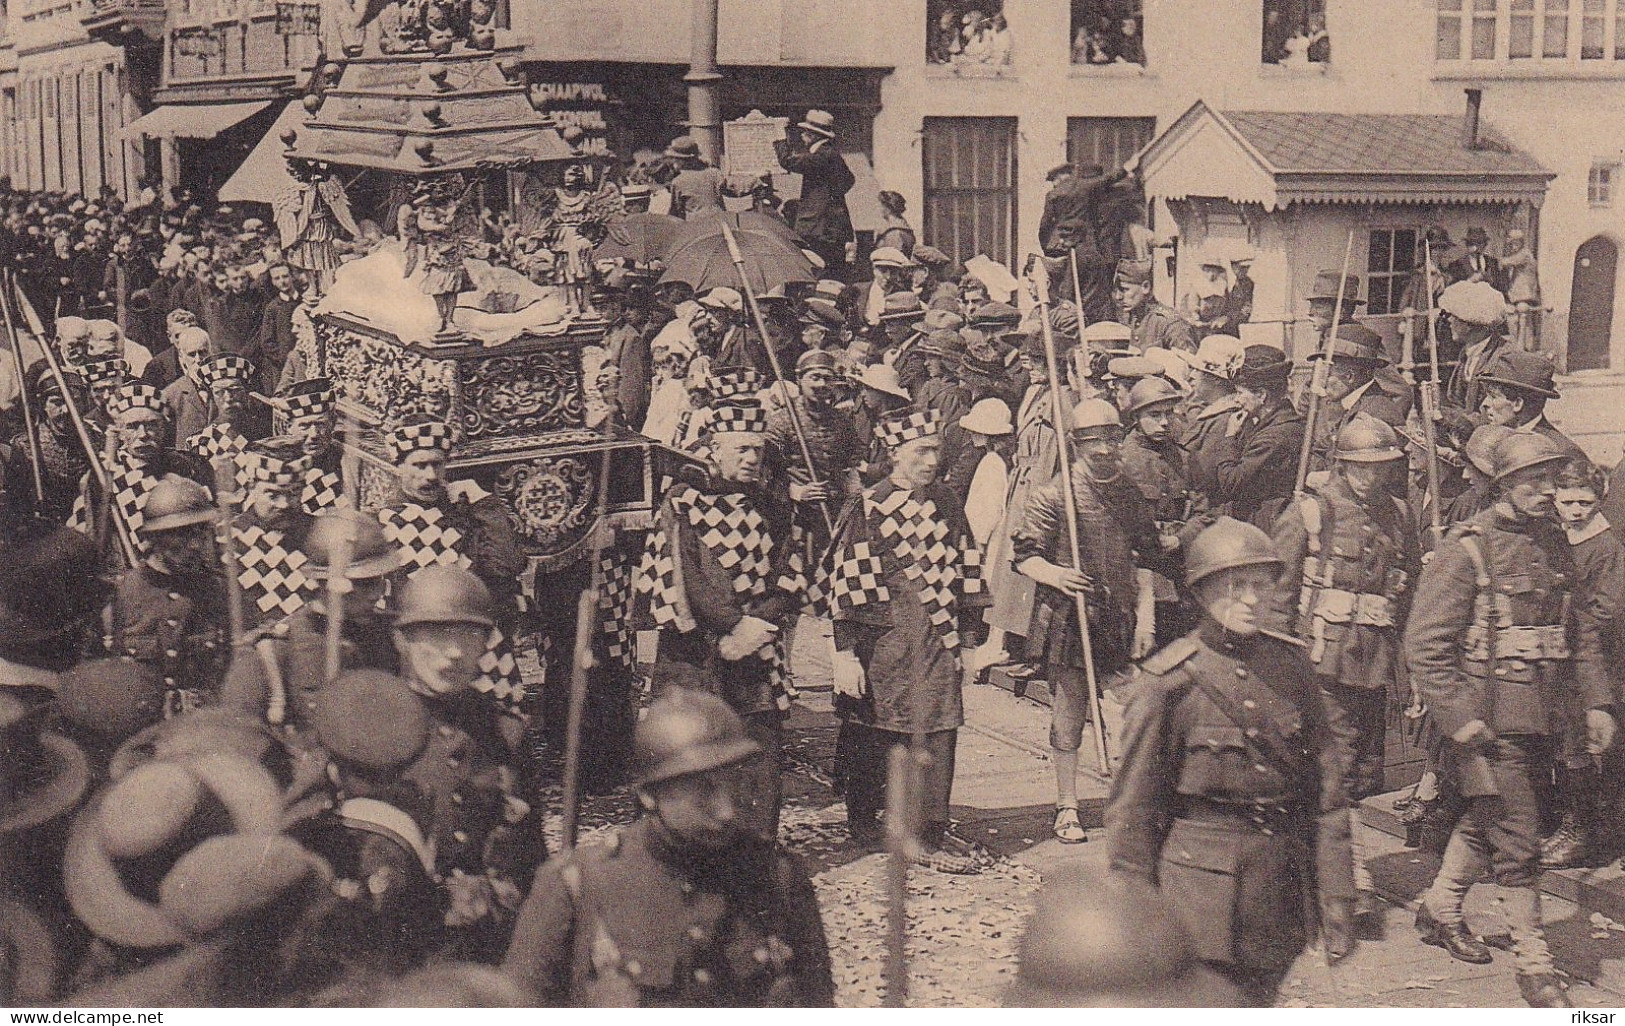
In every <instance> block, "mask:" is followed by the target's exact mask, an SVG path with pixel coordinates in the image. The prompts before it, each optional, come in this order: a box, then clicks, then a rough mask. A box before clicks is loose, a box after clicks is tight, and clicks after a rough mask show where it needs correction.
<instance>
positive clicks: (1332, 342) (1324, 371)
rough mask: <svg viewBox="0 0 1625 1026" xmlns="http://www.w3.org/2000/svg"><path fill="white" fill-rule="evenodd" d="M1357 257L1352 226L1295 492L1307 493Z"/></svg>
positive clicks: (1313, 386) (1313, 381) (1312, 383)
mask: <svg viewBox="0 0 1625 1026" xmlns="http://www.w3.org/2000/svg"><path fill="white" fill-rule="evenodd" d="M1352 259H1354V229H1353V228H1350V229H1349V241H1348V245H1347V246H1346V247H1345V248H1344V249H1343V273H1342V275H1341V276H1340V277H1339V278H1338V279H1337V305H1335V306H1334V307H1332V326H1331V327H1330V328H1329V329H1327V331H1326V341H1325V342H1324V343H1323V344H1322V348H1321V352H1320V359H1319V360H1318V361H1316V363H1315V369H1314V372H1313V373H1312V374H1311V375H1310V378H1309V414H1308V417H1307V418H1305V419H1306V421H1307V423H1305V425H1304V430H1303V446H1302V448H1300V449H1299V450H1298V476H1297V477H1296V478H1295V479H1294V481H1293V485H1292V494H1293V495H1295V496H1299V497H1301V496H1302V495H1303V488H1304V482H1306V481H1308V480H1309V456H1310V454H1311V453H1312V452H1313V451H1314V445H1315V422H1316V421H1318V420H1319V419H1320V407H1321V403H1322V402H1323V401H1324V400H1325V398H1326V380H1327V378H1329V377H1330V376H1331V373H1332V350H1333V349H1335V348H1336V346H1337V327H1338V325H1339V324H1341V323H1342V321H1343V295H1344V292H1345V291H1346V290H1347V288H1348V281H1349V261H1350V260H1352Z"/></svg>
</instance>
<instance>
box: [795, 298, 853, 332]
mask: <svg viewBox="0 0 1625 1026" xmlns="http://www.w3.org/2000/svg"><path fill="white" fill-rule="evenodd" d="M802 306H804V307H805V308H806V309H805V310H804V311H803V313H802V314H801V316H800V317H798V318H797V320H799V321H800V322H801V323H803V324H818V325H822V326H823V327H826V328H830V329H832V330H833V329H838V328H843V327H845V326H846V314H844V313H842V312H841V308H840V307H839V306H837V305H836V304H835V303H834V302H832V301H830V300H828V299H824V298H822V297H820V296H812V297H810V298H808V299H806V300H805V301H803V303H802Z"/></svg>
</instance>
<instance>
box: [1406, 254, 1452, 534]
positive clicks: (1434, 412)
mask: <svg viewBox="0 0 1625 1026" xmlns="http://www.w3.org/2000/svg"><path fill="white" fill-rule="evenodd" d="M1422 256H1423V264H1422V275H1423V282H1424V284H1425V285H1426V287H1427V294H1428V308H1427V319H1428V366H1429V368H1430V369H1431V370H1432V372H1433V373H1432V374H1431V375H1429V377H1428V380H1426V381H1424V382H1422V433H1423V437H1424V438H1425V439H1426V440H1427V446H1428V453H1427V462H1428V491H1430V492H1432V493H1433V502H1432V503H1430V504H1429V506H1428V530H1429V531H1431V532H1432V533H1433V546H1434V548H1438V546H1439V543H1440V542H1441V541H1443V540H1444V511H1443V510H1442V509H1441V508H1440V506H1441V505H1442V504H1443V502H1444V496H1442V495H1440V494H1439V438H1438V421H1439V418H1440V417H1441V416H1442V414H1441V412H1440V410H1439V325H1438V317H1439V311H1438V309H1437V308H1436V307H1435V306H1434V305H1433V244H1432V243H1431V242H1429V241H1428V240H1427V239H1425V238H1424V239H1423V240H1422ZM1411 377H1412V378H1413V379H1414V377H1415V367H1414V365H1413V366H1412V368H1411Z"/></svg>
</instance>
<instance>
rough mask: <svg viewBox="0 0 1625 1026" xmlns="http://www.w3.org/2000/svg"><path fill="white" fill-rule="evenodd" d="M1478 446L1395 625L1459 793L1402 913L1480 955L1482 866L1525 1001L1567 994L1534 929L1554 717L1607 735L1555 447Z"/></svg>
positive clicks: (1539, 440) (1595, 740)
mask: <svg viewBox="0 0 1625 1026" xmlns="http://www.w3.org/2000/svg"><path fill="white" fill-rule="evenodd" d="M1490 459H1491V465H1492V468H1493V471H1494V486H1493V493H1492V494H1493V499H1494V501H1493V504H1492V505H1491V506H1490V507H1489V508H1488V509H1486V510H1484V511H1483V512H1481V513H1479V514H1477V515H1476V516H1474V517H1473V518H1472V519H1470V520H1468V521H1467V522H1466V523H1464V524H1462V525H1459V526H1458V527H1456V528H1455V529H1453V530H1452V531H1451V532H1450V534H1449V536H1448V537H1446V539H1445V541H1444V542H1443V543H1442V544H1441V545H1440V546H1439V548H1438V549H1437V550H1436V551H1435V553H1434V558H1433V561H1432V562H1431V563H1429V564H1428V566H1427V567H1426V568H1425V569H1424V570H1423V572H1422V575H1421V580H1420V582H1419V583H1418V585H1417V591H1416V601H1415V604H1414V607H1413V610H1412V613H1411V618H1410V622H1409V623H1408V624H1407V625H1406V628H1405V655H1406V659H1407V662H1408V664H1409V668H1410V673H1411V679H1412V681H1413V682H1414V683H1415V685H1416V687H1417V689H1418V690H1419V691H1420V693H1421V696H1422V698H1423V700H1424V701H1425V702H1426V703H1427V706H1428V711H1429V714H1430V715H1431V717H1432V720H1433V723H1434V724H1435V725H1436V726H1437V728H1438V730H1439V733H1440V734H1441V735H1442V736H1443V737H1444V738H1445V739H1446V743H1445V752H1444V755H1443V759H1442V770H1443V772H1445V773H1448V774H1449V775H1450V778H1451V782H1452V783H1453V784H1454V785H1455V786H1456V788H1457V789H1458V791H1459V793H1460V794H1461V795H1462V796H1463V798H1464V799H1465V801H1466V806H1467V807H1466V813H1465V815H1464V816H1463V817H1462V819H1461V821H1460V822H1459V823H1457V825H1456V828H1455V831H1454V832H1453V833H1452V834H1451V837H1450V842H1449V844H1448V845H1447V846H1446V849H1445V853H1444V859H1443V861H1442V863H1441V865H1440V867H1439V874H1438V876H1437V877H1436V878H1435V879H1434V882H1433V886H1432V887H1431V888H1430V889H1429V890H1428V892H1427V894H1426V895H1425V896H1424V897H1423V899H1422V901H1421V902H1420V903H1419V904H1418V905H1417V910H1416V925H1417V929H1418V931H1419V932H1420V933H1421V934H1422V937H1423V940H1424V941H1425V942H1426V943H1429V944H1437V945H1439V946H1441V947H1444V948H1445V949H1446V950H1448V951H1450V953H1451V954H1452V955H1454V956H1455V957H1457V958H1462V959H1464V960H1466V961H1472V962H1487V961H1488V960H1489V953H1488V951H1486V950H1484V946H1483V944H1482V943H1481V942H1480V941H1478V940H1477V938H1475V937H1473V936H1472V935H1471V934H1470V933H1468V932H1467V928H1466V926H1465V924H1464V922H1463V919H1462V901H1463V899H1464V898H1465V897H1466V894H1467V890H1468V889H1469V888H1470V887H1471V886H1472V884H1473V882H1474V881H1475V880H1476V879H1477V878H1478V876H1479V875H1480V873H1482V872H1483V870H1484V869H1485V868H1488V869H1489V870H1490V871H1491V872H1492V873H1493V875H1494V878H1495V882H1496V884H1497V886H1498V888H1499V890H1500V897H1501V907H1502V910H1503V912H1504V914H1505V915H1506V919H1507V925H1508V927H1509V928H1510V930H1511V934H1512V946H1513V958H1514V965H1515V967H1516V970H1517V977H1518V989H1519V990H1520V991H1521V992H1522V993H1523V996H1524V1000H1525V1001H1527V1002H1528V1003H1529V1004H1530V1005H1531V1006H1534V1007H1558V1008H1561V1007H1566V1006H1567V1004H1568V997H1567V995H1566V994H1565V993H1564V989H1563V984H1562V982H1561V979H1560V978H1559V977H1558V975H1557V970H1556V969H1555V967H1554V966H1553V964H1552V956H1551V952H1550V950H1549V949H1548V948H1547V946H1546V936H1545V933H1544V931H1543V929H1542V927H1541V918H1540V806H1539V802H1538V801H1537V798H1536V795H1537V793H1538V791H1539V790H1540V788H1541V787H1542V786H1543V782H1544V780H1545V779H1547V778H1548V776H1549V774H1550V773H1551V770H1552V762H1553V758H1554V756H1555V755H1556V749H1557V741H1558V739H1559V738H1561V737H1562V736H1563V734H1564V733H1565V731H1567V730H1570V729H1576V730H1580V731H1583V732H1584V735H1585V737H1586V745H1585V747H1586V749H1587V751H1588V752H1589V753H1590V754H1591V755H1594V756H1600V755H1601V754H1602V753H1603V752H1605V751H1607V749H1608V748H1609V746H1610V745H1612V743H1613V738H1614V726H1615V721H1614V717H1613V715H1612V711H1613V708H1614V697H1613V682H1612V681H1611V680H1610V678H1609V674H1608V667H1607V661H1606V657H1605V655H1604V651H1605V650H1604V647H1603V642H1602V639H1601V638H1600V637H1599V628H1598V623H1597V621H1596V619H1595V618H1594V616H1593V614H1592V610H1591V609H1590V605H1591V597H1590V596H1589V595H1587V594H1586V593H1585V592H1584V590H1583V589H1582V588H1581V587H1580V586H1578V581H1577V575H1576V571H1575V566H1574V557H1573V556H1572V554H1571V553H1570V551H1569V543H1568V539H1567V538H1566V537H1565V536H1564V534H1563V530H1562V528H1561V527H1559V526H1558V524H1557V522H1556V520H1555V518H1554V504H1553V500H1554V497H1555V495H1556V493H1557V484H1556V481H1557V474H1558V470H1559V468H1560V467H1561V466H1562V465H1563V463H1564V462H1565V460H1566V459H1567V456H1566V454H1565V453H1564V452H1563V450H1562V449H1561V448H1560V447H1559V446H1558V445H1557V444H1556V443H1555V442H1553V441H1552V440H1551V439H1549V438H1546V437H1545V436H1544V435H1539V434H1526V433H1522V432H1515V433H1513V434H1510V435H1507V436H1506V437H1504V438H1502V439H1501V440H1500V441H1499V442H1497V443H1496V444H1495V447H1494V448H1493V449H1492V451H1491V454H1490ZM1571 717H1573V718H1574V719H1575V720H1577V721H1583V726H1581V725H1580V723H1579V722H1576V723H1574V724H1572V725H1571V724H1570V722H1569V720H1570V718H1571Z"/></svg>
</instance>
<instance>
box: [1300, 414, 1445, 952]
mask: <svg viewBox="0 0 1625 1026" xmlns="http://www.w3.org/2000/svg"><path fill="white" fill-rule="evenodd" d="M1330 455H1331V459H1332V472H1331V476H1330V478H1329V479H1328V480H1327V481H1326V482H1325V483H1324V484H1322V485H1320V486H1319V487H1318V488H1317V489H1315V490H1314V491H1312V492H1310V493H1308V494H1305V495H1304V496H1303V497H1301V498H1300V499H1298V500H1297V501H1296V502H1294V503H1293V504H1292V505H1290V506H1288V507H1287V508H1286V511H1285V512H1284V513H1283V514H1282V515H1281V519H1280V520H1279V521H1277V522H1276V525H1275V537H1274V542H1275V550H1276V552H1277V553H1279V554H1280V557H1281V560H1282V564H1283V568H1282V571H1281V578H1280V581H1279V584H1278V587H1277V590H1276V593H1275V599H1276V604H1277V608H1276V613H1277V614H1278V615H1279V617H1280V618H1281V619H1280V621H1279V622H1281V623H1285V624H1287V625H1288V628H1289V629H1290V630H1291V631H1292V632H1293V633H1295V634H1296V635H1297V637H1298V638H1299V640H1301V641H1303V643H1304V644H1305V645H1307V646H1308V650H1309V662H1310V663H1312V664H1313V665H1314V668H1315V679H1316V680H1317V681H1318V683H1319V685H1320V689H1321V691H1322V692H1323V693H1324V694H1325V696H1326V700H1327V701H1328V702H1329V703H1330V704H1332V705H1334V706H1336V707H1337V708H1338V710H1339V711H1340V712H1341V713H1342V716H1341V717H1340V718H1341V719H1342V720H1344V721H1345V722H1347V724H1348V725H1349V727H1350V728H1351V729H1352V731H1353V734H1352V737H1351V742H1352V744H1353V748H1354V765H1353V766H1352V767H1350V772H1349V778H1348V785H1349V792H1350V798H1351V800H1353V801H1359V800H1360V799H1362V798H1366V797H1369V796H1370V795H1374V794H1378V793H1380V792H1381V791H1382V790H1383V786H1382V773H1383V737H1384V734H1385V732H1386V730H1387V722H1388V720H1387V713H1388V708H1389V703H1390V701H1391V700H1392V699H1394V698H1397V697H1398V696H1400V695H1403V694H1404V693H1405V688H1406V677H1405V671H1404V657H1403V653H1402V652H1401V651H1400V641H1401V632H1402V631H1403V628H1404V624H1405V618H1406V616H1407V615H1408V613H1409V611H1410V604H1411V597H1412V594H1413V592H1414V590H1415V585H1416V575H1417V573H1418V572H1420V569H1421V564H1422V553H1421V549H1420V545H1419V540H1418V532H1417V529H1416V523H1415V518H1414V516H1413V515H1412V513H1411V509H1410V506H1409V504H1408V503H1406V502H1405V500H1403V499H1401V498H1400V497H1399V493H1400V490H1401V489H1403V488H1404V487H1405V485H1404V476H1403V475H1404V469H1405V462H1404V461H1405V454H1404V452H1403V450H1401V449H1400V447H1399V438H1398V436H1397V435H1396V434H1395V433H1394V429H1393V428H1391V427H1389V426H1388V425H1387V424H1385V423H1383V422H1382V421H1380V420H1378V419H1376V418H1375V417H1372V416H1370V415H1368V414H1365V413H1356V414H1355V415H1354V417H1353V418H1352V419H1350V420H1349V421H1348V423H1346V424H1345V425H1343V427H1342V429H1341V430H1339V431H1338V432H1337V437H1336V441H1335V443H1334V445H1333V447H1332V450H1331V454H1330ZM1354 877H1355V885H1356V887H1357V889H1358V892H1359V900H1358V905H1357V907H1356V909H1355V915H1356V917H1357V920H1358V924H1357V925H1359V926H1360V927H1361V928H1362V930H1365V931H1374V930H1375V929H1377V928H1378V927H1379V925H1380V915H1381V913H1380V908H1379V906H1378V904H1377V899H1376V895H1375V893H1374V892H1375V887H1374V885H1373V884H1372V881H1371V874H1370V873H1369V872H1367V871H1366V868H1365V860H1364V858H1360V859H1358V860H1357V861H1356V862H1355V865H1354Z"/></svg>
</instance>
